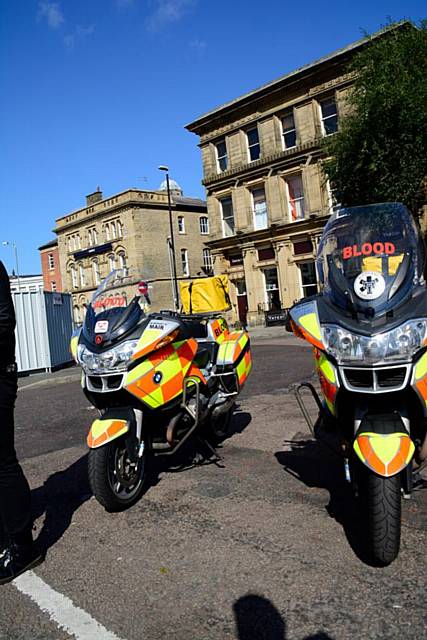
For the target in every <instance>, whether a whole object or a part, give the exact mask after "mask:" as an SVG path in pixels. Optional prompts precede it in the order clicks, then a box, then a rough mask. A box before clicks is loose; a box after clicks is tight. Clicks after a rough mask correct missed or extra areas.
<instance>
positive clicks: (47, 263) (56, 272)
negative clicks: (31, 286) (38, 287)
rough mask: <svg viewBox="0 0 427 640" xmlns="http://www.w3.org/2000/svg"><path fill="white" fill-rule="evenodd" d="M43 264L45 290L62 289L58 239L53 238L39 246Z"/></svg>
mask: <svg viewBox="0 0 427 640" xmlns="http://www.w3.org/2000/svg"><path fill="white" fill-rule="evenodd" d="M39 251H40V260H41V264H42V274H43V287H44V290H45V291H62V278H61V270H60V265H59V251H58V240H57V239H55V240H51V241H50V242H46V244H44V245H42V246H41V247H39Z"/></svg>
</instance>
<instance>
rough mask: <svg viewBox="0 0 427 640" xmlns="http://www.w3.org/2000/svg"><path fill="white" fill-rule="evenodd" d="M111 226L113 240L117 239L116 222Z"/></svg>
mask: <svg viewBox="0 0 427 640" xmlns="http://www.w3.org/2000/svg"><path fill="white" fill-rule="evenodd" d="M110 228H111V237H112V239H113V240H115V239H116V225H115V224H114V222H112V223H111V225H110Z"/></svg>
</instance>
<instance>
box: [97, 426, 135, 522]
mask: <svg viewBox="0 0 427 640" xmlns="http://www.w3.org/2000/svg"><path fill="white" fill-rule="evenodd" d="M88 475H89V485H90V488H91V490H92V493H93V495H94V496H95V498H96V499H97V501H98V502H99V503H100V504H101V505H102V506H103V507H104V508H105V509H106V511H111V512H112V511H124V510H125V509H128V508H129V507H130V506H132V505H133V504H135V502H137V501H138V500H139V498H140V497H141V495H142V493H143V491H144V489H145V485H146V479H147V453H146V452H144V453H143V455H142V457H141V458H138V460H137V462H136V463H132V462H131V460H130V459H129V456H128V452H127V449H126V443H125V439H124V438H118V439H117V440H113V441H112V442H109V443H108V444H106V445H104V446H103V447H99V448H98V449H91V450H90V451H89V461H88Z"/></svg>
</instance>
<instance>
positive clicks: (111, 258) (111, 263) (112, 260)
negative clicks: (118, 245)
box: [108, 254, 116, 271]
mask: <svg viewBox="0 0 427 640" xmlns="http://www.w3.org/2000/svg"><path fill="white" fill-rule="evenodd" d="M108 266H109V269H110V271H114V269H115V268H116V256H115V255H113V254H111V255H110V256H108Z"/></svg>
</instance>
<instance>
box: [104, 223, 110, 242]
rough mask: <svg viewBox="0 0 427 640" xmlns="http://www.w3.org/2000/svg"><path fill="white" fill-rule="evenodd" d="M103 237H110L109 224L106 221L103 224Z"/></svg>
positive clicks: (107, 238)
mask: <svg viewBox="0 0 427 640" xmlns="http://www.w3.org/2000/svg"><path fill="white" fill-rule="evenodd" d="M105 239H106V240H109V239H110V225H109V224H108V223H107V224H106V225H105Z"/></svg>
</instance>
